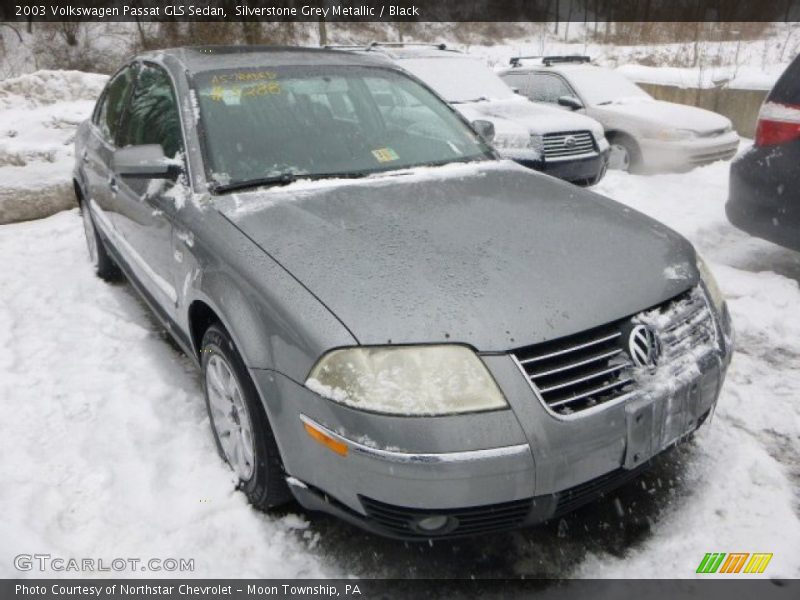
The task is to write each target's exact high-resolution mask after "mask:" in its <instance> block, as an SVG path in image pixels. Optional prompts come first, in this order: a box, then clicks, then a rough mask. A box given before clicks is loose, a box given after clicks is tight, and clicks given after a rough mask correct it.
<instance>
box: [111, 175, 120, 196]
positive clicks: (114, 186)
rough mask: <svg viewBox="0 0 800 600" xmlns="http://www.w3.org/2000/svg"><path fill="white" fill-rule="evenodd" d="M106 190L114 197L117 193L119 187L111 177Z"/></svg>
mask: <svg viewBox="0 0 800 600" xmlns="http://www.w3.org/2000/svg"><path fill="white" fill-rule="evenodd" d="M108 189H110V190H111V193H112V194H114V195H115V196H116V194H117V192H119V186H118V185H117V180H116V178H114V177H111V178H110V179H109V180H108Z"/></svg>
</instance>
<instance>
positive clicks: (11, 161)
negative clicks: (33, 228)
mask: <svg viewBox="0 0 800 600" xmlns="http://www.w3.org/2000/svg"><path fill="white" fill-rule="evenodd" d="M106 80H107V77H106V76H105V75H96V74H93V73H81V72H79V71H37V72H35V73H31V74H29V75H23V76H21V77H14V78H12V79H6V80H4V81H0V223H11V222H15V221H24V220H30V219H38V218H41V217H44V216H48V215H51V214H53V213H55V212H58V211H60V210H64V209H65V208H69V207H71V206H74V205H75V198H74V193H73V191H72V184H71V183H70V181H71V171H72V167H73V161H74V152H73V143H74V139H75V130H76V128H77V127H78V125H79V124H80V123H81V121H83V120H84V119H86V118H88V117H89V115H90V114H91V112H92V109H93V108H94V103H95V99H96V98H97V96H98V95H99V94H100V91H101V90H102V88H103V85H104V84H105V82H106Z"/></svg>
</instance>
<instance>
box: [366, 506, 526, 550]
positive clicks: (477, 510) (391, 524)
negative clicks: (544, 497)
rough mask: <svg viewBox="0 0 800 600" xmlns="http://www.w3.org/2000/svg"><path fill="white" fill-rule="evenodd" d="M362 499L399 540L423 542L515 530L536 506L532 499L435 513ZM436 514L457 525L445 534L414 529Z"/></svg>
mask: <svg viewBox="0 0 800 600" xmlns="http://www.w3.org/2000/svg"><path fill="white" fill-rule="evenodd" d="M359 498H360V500H361V504H362V505H363V506H364V510H366V512H367V515H368V516H369V517H370V518H371V519H372V520H373V521H374V522H375V523H376V524H378V525H380V526H381V527H382V528H383V529H385V530H387V531H388V532H390V533H393V534H395V535H397V536H399V537H403V538H420V539H428V538H432V537H453V536H459V535H475V534H479V533H489V532H492V531H503V530H506V529H513V528H515V527H519V526H520V525H522V524H523V523H524V522H525V519H526V518H527V516H528V514H529V513H530V512H531V507H532V501H531V499H530V498H529V499H525V500H515V501H513V502H504V503H502V504H491V505H488V506H476V507H472V508H455V509H431V510H427V509H419V508H405V507H400V506H394V505H391V504H385V503H383V502H378V501H377V500H372V499H371V498H365V497H364V496H359ZM433 515H446V516H448V517H450V518H451V519H453V522H454V525H453V526H452V527H450V528H448V529H447V530H446V531H445V532H444V533H441V534H436V533H425V532H420V531H419V530H417V529H415V528H414V525H413V523H414V521H415V519H417V518H419V517H421V516H425V517H427V516H433Z"/></svg>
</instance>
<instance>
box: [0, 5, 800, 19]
mask: <svg viewBox="0 0 800 600" xmlns="http://www.w3.org/2000/svg"><path fill="white" fill-rule="evenodd" d="M319 20H325V21H330V22H345V21H348V22H359V21H361V22H366V21H384V22H397V21H401V22H402V21H408V22H415V21H416V22H431V21H440V22H441V21H446V22H454V21H455V22H457V21H472V22H492V21H498V22H524V21H556V20H558V21H572V22H584V21H590V22H597V21H601V22H605V21H619V22H626V21H627V22H633V21H643V22H654V21H662V22H670V21H671V22H683V21H693V22H696V21H708V22H726V21H727V22H730V21H761V22H765V21H800V0H775V1H769V2H747V1H744V0H644V1H642V0H558V1H555V0H391V1H383V0H206V1H202V0H172V1H170V0H167V1H163V0H38V1H37V0H2V3H0V21H23V22H24V21H87V22H90V21H216V22H223V21H232V22H235V21H278V22H280V21H283V22H289V21H319Z"/></svg>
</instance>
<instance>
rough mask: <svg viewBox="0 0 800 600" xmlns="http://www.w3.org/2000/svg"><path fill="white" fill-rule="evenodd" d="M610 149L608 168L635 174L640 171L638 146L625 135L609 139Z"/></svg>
mask: <svg viewBox="0 0 800 600" xmlns="http://www.w3.org/2000/svg"><path fill="white" fill-rule="evenodd" d="M609 143H610V145H611V149H610V152H609V156H608V168H609V169H617V170H620V171H627V172H629V173H636V172H637V171H639V170H640V169H641V162H642V156H641V152H640V151H639V146H637V144H636V142H635V141H633V140H632V139H631V138H629V137H628V136H627V135H615V136H612V137H611V138H610V139H609Z"/></svg>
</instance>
